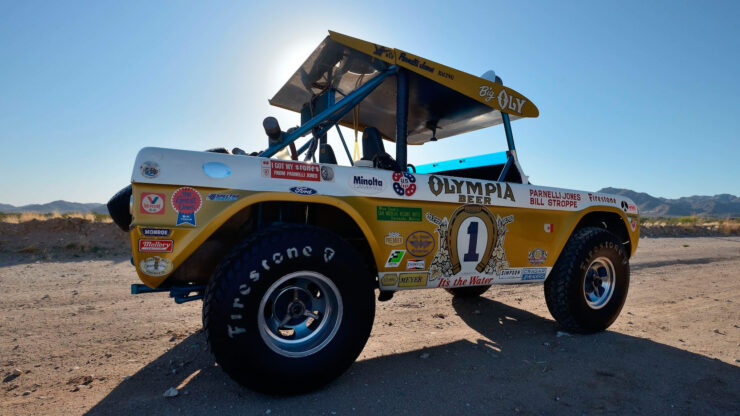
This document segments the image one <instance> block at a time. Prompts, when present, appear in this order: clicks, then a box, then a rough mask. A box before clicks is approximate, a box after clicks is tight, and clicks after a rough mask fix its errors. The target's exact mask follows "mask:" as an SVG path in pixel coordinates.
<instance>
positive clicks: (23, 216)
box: [0, 212, 113, 224]
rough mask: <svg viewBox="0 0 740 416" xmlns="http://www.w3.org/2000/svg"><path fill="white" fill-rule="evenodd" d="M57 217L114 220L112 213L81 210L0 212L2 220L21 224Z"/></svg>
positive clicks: (95, 220)
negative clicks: (64, 211)
mask: <svg viewBox="0 0 740 416" xmlns="http://www.w3.org/2000/svg"><path fill="white" fill-rule="evenodd" d="M55 218H81V219H83V220H86V221H90V222H113V219H112V218H111V217H110V215H107V214H94V213H86V214H83V213H81V212H70V213H65V214H60V213H59V212H52V213H49V214H40V213H37V212H21V213H8V214H5V213H4V214H0V222H7V223H11V224H20V223H23V222H28V221H34V220H35V221H46V220H51V219H55Z"/></svg>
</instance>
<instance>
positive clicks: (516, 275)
mask: <svg viewBox="0 0 740 416" xmlns="http://www.w3.org/2000/svg"><path fill="white" fill-rule="evenodd" d="M521 277H522V270H521V269H504V270H501V273H499V275H498V278H499V279H500V280H519V279H520V278H521Z"/></svg>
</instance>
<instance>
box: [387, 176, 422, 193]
mask: <svg viewBox="0 0 740 416" xmlns="http://www.w3.org/2000/svg"><path fill="white" fill-rule="evenodd" d="M392 178H393V191H395V192H396V194H398V195H399V196H404V195H406V196H411V195H413V194H414V192H416V177H415V176H414V175H413V174H411V173H409V172H393V176H392Z"/></svg>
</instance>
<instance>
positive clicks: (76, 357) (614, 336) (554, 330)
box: [0, 224, 740, 415]
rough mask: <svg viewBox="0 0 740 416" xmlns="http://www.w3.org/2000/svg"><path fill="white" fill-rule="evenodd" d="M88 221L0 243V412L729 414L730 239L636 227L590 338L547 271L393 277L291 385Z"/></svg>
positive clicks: (739, 297) (733, 362)
mask: <svg viewBox="0 0 740 416" xmlns="http://www.w3.org/2000/svg"><path fill="white" fill-rule="evenodd" d="M100 227H102V228H101V230H102V229H104V231H100V230H96V229H91V230H88V231H87V236H88V237H87V238H88V239H89V240H90V241H93V243H91V242H90V241H87V243H89V244H87V243H86V244H87V245H84V247H86V249H83V250H82V251H81V250H79V247H77V248H75V247H76V246H75V245H74V244H79V242H78V241H68V240H64V239H65V238H67V239H72V238H74V237H72V235H79V233H77V232H75V231H69V230H66V231H65V229H62V230H57V231H56V234H54V233H52V234H48V233H47V234H44V235H45V237H43V235H42V236H41V237H43V241H37V240H33V238H40V237H39V236H36V237H33V236H32V240H28V241H22V239H21V241H20V242H18V240H19V239H18V238H16V239H13V238H10V237H8V236H7V234H5V235H4V236H3V238H5V240H2V241H0V287H1V288H2V293H3V296H2V298H0V371H2V373H1V374H0V377H3V378H4V379H5V381H3V382H2V383H0V402H1V404H0V414H9V415H10V414H19V415H25V414H65V415H75V414H84V413H89V414H93V415H97V414H193V415H202V414H254V415H262V414H271V415H284V414H296V413H301V414H326V415H334V414H337V415H342V414H372V415H378V414H406V413H409V414H573V415H583V414H588V415H591V414H702V415H712V414H717V415H728V414H730V415H732V414H735V415H737V414H740V387H739V386H740V307H739V305H738V302H740V280H739V279H738V278H737V276H738V275H737V273H738V272H737V271H738V270H739V269H740V237H727V238H721V237H704V238H654V239H642V240H641V242H640V249H639V251H638V253H637V255H636V256H635V258H634V259H633V261H632V271H633V274H632V284H631V288H630V294H629V296H628V299H627V303H626V305H625V308H624V310H623V311H622V314H621V316H620V318H619V319H618V320H617V322H616V323H615V324H614V325H613V326H612V327H611V328H610V329H609V330H608V331H606V332H603V333H600V334H596V335H590V336H580V335H570V334H564V333H560V332H558V330H559V328H558V326H557V325H556V323H555V322H554V321H553V320H552V318H551V317H550V315H549V313H548V311H547V307H546V305H545V301H544V298H543V293H542V286H541V285H527V286H499V287H494V288H492V289H491V290H489V291H488V292H487V293H486V294H485V295H484V296H483V297H482V298H480V299H476V300H472V301H462V300H457V299H452V297H451V296H450V295H449V294H447V293H446V292H444V291H438V290H431V291H412V292H405V293H399V294H397V295H396V296H395V297H394V298H393V299H392V300H391V301H389V302H384V303H378V310H377V314H376V318H375V326H374V328H373V333H372V335H371V338H370V340H369V341H368V344H367V346H366V348H365V350H364V351H363V353H362V355H361V356H360V358H359V360H358V362H357V363H355V364H354V365H353V366H352V367H351V368H350V370H349V371H348V372H347V373H346V374H345V375H344V376H342V377H341V378H339V379H338V380H336V381H335V382H333V383H332V384H330V385H329V386H327V387H325V388H323V389H321V390H319V391H317V392H315V393H311V394H307V395H303V396H297V397H287V398H285V397H272V396H264V395H261V394H257V393H254V392H252V391H249V390H246V389H243V388H241V387H240V386H239V385H237V384H236V383H234V382H232V381H231V380H230V379H229V378H228V376H226V375H225V374H224V373H223V372H222V371H221V370H220V369H219V368H218V367H217V366H214V362H213V359H212V358H211V356H210V354H209V353H208V350H207V348H206V344H205V342H204V338H203V336H202V334H201V332H200V313H201V311H200V308H201V303H200V302H199V301H198V302H190V303H187V304H184V305H176V304H175V303H174V302H173V301H172V300H170V299H168V298H167V295H166V294H147V295H138V296H133V295H130V294H129V285H130V284H131V283H136V282H137V278H136V275H135V273H134V270H133V268H132V266H131V265H130V264H129V262H128V258H127V257H126V256H125V254H123V252H122V250H120V247H114V246H110V247H101V246H97V245H95V244H94V240H96V239H94V238H92V237H93V236H95V235H96V234H95V233H97V232H107V231H105V230H108V229H109V228H110V227H112V226H111V225H110V224H108V225H106V226H105V227H108V228H105V227H103V226H100ZM62 228H64V227H62ZM93 228H94V227H93ZM0 231H2V230H0ZM6 232H7V230H6ZM65 233H69V235H67V234H65ZM121 234H122V233H121ZM24 235H26V234H24ZM60 235H61V237H60ZM59 238H62V240H64V241H63V242H61V243H60V242H58V241H57V240H58V239H59ZM55 239H56V240H55ZM13 241H16V243H17V244H18V247H21V246H22V247H21V249H23V248H27V246H35V247H36V248H35V249H34V248H30V249H28V250H26V253H22V254H18V253H16V251H17V249H16V248H13V250H7V248H9V247H10V245H11V243H12V242H13ZM54 241H56V243H53V244H52V243H50V242H54ZM83 242H85V241H83ZM72 243H74V244H72ZM13 244H15V243H13ZM2 247H5V248H6V250H4V252H3V250H2ZM14 247H15V246H14ZM93 247H99V248H97V249H95V248H93ZM74 256H77V257H74ZM16 369H17V370H19V371H15V370H16ZM14 374H19V375H14ZM290 382H308V381H305V380H286V383H290ZM170 387H175V388H178V389H179V395H178V396H177V397H171V398H165V397H163V393H164V392H165V391H166V390H167V389H169V388H170Z"/></svg>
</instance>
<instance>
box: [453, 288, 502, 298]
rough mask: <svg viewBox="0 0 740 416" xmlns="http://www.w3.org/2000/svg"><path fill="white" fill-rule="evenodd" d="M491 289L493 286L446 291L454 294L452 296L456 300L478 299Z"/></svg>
mask: <svg viewBox="0 0 740 416" xmlns="http://www.w3.org/2000/svg"><path fill="white" fill-rule="evenodd" d="M490 288H491V285H488V286H468V287H453V288H450V289H445V290H446V291H447V292H449V293H450V294H452V296H454V297H456V298H474V297H478V296H480V295H482V294H484V293H486V291H488V289H490Z"/></svg>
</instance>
